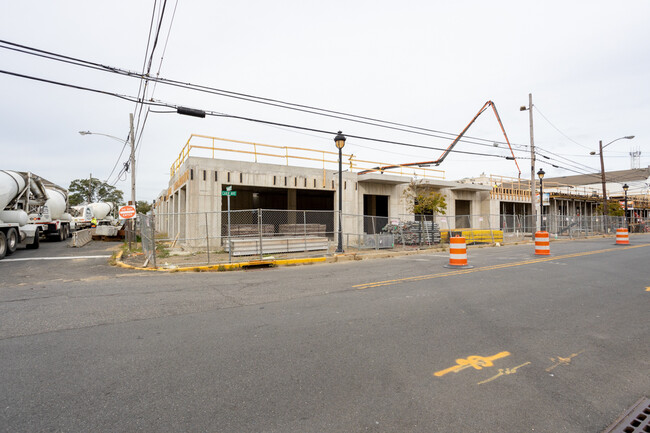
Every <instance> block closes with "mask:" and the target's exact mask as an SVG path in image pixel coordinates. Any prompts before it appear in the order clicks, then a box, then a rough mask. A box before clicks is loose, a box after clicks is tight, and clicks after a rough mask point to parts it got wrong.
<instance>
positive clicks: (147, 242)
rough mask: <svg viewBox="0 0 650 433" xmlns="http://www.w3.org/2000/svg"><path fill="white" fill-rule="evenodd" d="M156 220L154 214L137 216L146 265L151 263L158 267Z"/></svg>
mask: <svg viewBox="0 0 650 433" xmlns="http://www.w3.org/2000/svg"><path fill="white" fill-rule="evenodd" d="M155 224H156V222H155V218H154V216H153V215H151V214H150V215H143V214H141V213H139V214H138V216H137V227H138V229H139V230H140V240H141V242H142V253H143V254H144V259H145V262H144V266H147V265H148V264H149V263H151V265H152V266H153V267H154V268H155V267H156V225H155Z"/></svg>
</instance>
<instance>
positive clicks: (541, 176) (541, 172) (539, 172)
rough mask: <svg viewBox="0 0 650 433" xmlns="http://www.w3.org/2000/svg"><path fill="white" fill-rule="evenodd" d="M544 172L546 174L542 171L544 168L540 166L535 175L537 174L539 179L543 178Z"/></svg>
mask: <svg viewBox="0 0 650 433" xmlns="http://www.w3.org/2000/svg"><path fill="white" fill-rule="evenodd" d="M545 174H546V173H544V170H543V169H541V168H540V169H539V171H538V172H537V176H539V178H540V179H544V175H545Z"/></svg>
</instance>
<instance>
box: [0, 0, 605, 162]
mask: <svg viewBox="0 0 650 433" xmlns="http://www.w3.org/2000/svg"><path fill="white" fill-rule="evenodd" d="M176 6H177V3H176ZM176 6H175V9H174V14H175V10H176ZM161 18H162V13H161ZM172 21H173V19H172ZM161 24H162V19H161V20H160V21H159V25H158V30H157V33H156V38H154V41H157V38H158V36H159V31H160V26H161ZM170 30H171V23H170ZM168 37H169V34H168V35H167V40H168ZM0 43H2V44H8V45H10V46H9V47H6V46H1V45H0V48H6V49H12V50H14V51H19V52H22V53H25V54H30V55H37V56H41V57H45V58H47V59H51V60H57V61H63V62H66V63H71V64H73V65H77V66H84V67H90V68H92V69H96V70H101V71H108V72H115V73H118V74H120V75H126V76H130V77H136V78H139V79H141V80H145V81H146V82H148V81H152V82H154V86H155V85H156V84H157V83H159V82H160V83H163V84H168V85H174V86H180V87H185V88H187V89H190V90H198V91H205V92H208V93H213V94H217V95H221V96H229V97H236V98H238V99H244V100H247V101H251V102H258V103H268V104H269V105H273V106H278V107H280V108H291V109H298V111H305V112H307V113H311V114H318V115H322V116H323V115H324V116H328V117H334V118H339V119H342V120H346V121H352V122H357V123H362V124H368V125H371V126H377V127H382V128H389V129H394V130H398V131H402V132H407V133H414V134H420V135H425V136H431V137H435V138H441V139H447V140H449V139H452V138H451V136H457V135H456V134H454V133H448V132H444V131H438V130H434V129H428V128H422V127H417V126H412V125H406V124H402V123H397V122H390V121H384V120H380V119H375V118H371V117H366V116H358V115H354V114H350V113H344V112H339V111H334V110H326V109H321V108H317V107H312V106H308V105H302V104H294V103H290V102H285V101H281V100H277V99H271V98H263V97H258V96H254V95H249V94H244V93H240V92H232V91H227V90H223V89H216V88H212V87H208V86H202V85H194V84H191V83H182V82H180V81H176V80H169V79H164V78H160V77H159V73H158V74H157V75H156V77H151V76H150V75H149V72H150V69H147V70H146V71H143V73H142V74H139V73H135V72H132V71H127V70H124V69H120V68H116V67H111V66H106V65H102V64H99V63H94V62H89V61H86V60H81V59H77V58H73V57H69V56H63V55H60V54H56V53H51V52H47V51H44V50H39V49H35V48H31V47H26V46H24V45H19V44H14V43H12V42H8V41H2V40H0ZM156 43H157V42H156ZM165 46H166V44H165ZM18 47H20V48H18ZM28 50H29V51H28ZM152 58H153V52H152V53H151V55H150V56H149V59H150V60H151V59H152ZM161 63H162V57H161ZM150 64H151V62H150ZM159 70H160V69H159ZM25 77H26V76H25ZM53 83H54V82H53ZM78 88H79V89H81V90H83V88H82V87H81V86H79V87H78ZM105 94H110V92H108V93H105ZM145 94H146V93H145ZM145 94H143V95H142V96H140V92H139V97H138V98H136V105H137V104H141V102H142V101H143V99H144V97H145ZM147 105H150V104H147ZM292 107H293V108H292ZM303 108H305V109H306V110H305V109H303ZM141 110H142V108H141ZM310 110H316V111H321V112H322V113H318V112H314V111H310ZM536 111H538V112H539V113H540V115H542V117H544V118H545V120H547V121H548V122H549V124H551V125H552V123H551V122H550V121H549V120H548V119H547V118H546V117H545V116H544V114H543V113H541V111H540V110H539V109H536ZM323 113H326V114H323ZM327 113H329V114H327ZM334 114H335V115H334ZM342 116H347V117H342ZM355 119H364V120H355ZM365 120H368V121H365ZM143 122H145V123H146V117H145V120H144V121H143ZM375 122H380V123H385V124H386V125H395V126H399V128H397V127H394V126H386V125H381V124H377V123H375ZM552 126H553V127H555V126H554V125H552ZM404 128H409V129H404ZM142 129H143V128H142V127H141V128H140V129H139V130H140V131H142ZM411 129H413V130H415V131H413V130H411ZM555 129H557V130H558V132H560V133H562V132H561V131H560V130H559V129H558V128H557V127H555ZM419 131H426V132H419ZM429 132H433V133H436V134H446V135H450V137H442V136H439V135H436V134H431V133H429ZM562 134H563V133H562ZM141 135H142V134H141V133H140V134H139V137H140V138H139V140H140V139H141ZM563 135H565V134H563ZM565 136H566V135H565ZM467 138H470V139H472V140H479V141H488V142H491V143H493V144H492V145H490V144H486V143H477V142H475V141H470V140H466V139H461V140H460V141H461V142H464V143H467V144H474V145H479V146H485V147H493V146H494V143H496V144H507V143H505V142H499V141H496V140H490V139H484V138H478V137H469V136H467ZM567 138H569V137H567ZM569 139H570V138H569ZM139 140H138V147H139V143H140V141H139ZM387 142H390V141H389V140H387ZM576 144H579V143H577V142H576ZM513 145H514V146H515V147H518V148H515V149H514V150H515V151H521V152H525V151H526V150H525V149H519V148H526V147H527V145H522V144H517V143H514V144H513ZM424 147H425V148H429V149H433V150H436V149H437V148H435V147H428V146H424ZM583 147H584V146H583ZM538 148H539V146H538ZM540 150H542V151H544V152H547V153H549V154H552V155H555V156H556V157H558V158H562V159H563V160H564V161H562V162H561V163H560V164H562V165H570V166H571V167H573V169H569V168H568V167H563V166H562V165H560V164H553V165H554V166H556V167H558V168H563V169H567V170H569V171H572V172H576V173H581V171H585V170H590V171H591V170H593V169H592V168H591V167H589V166H587V165H585V164H582V163H579V162H576V161H573V160H570V159H569V158H566V157H563V156H561V155H558V154H555V153H553V152H550V151H548V150H546V149H543V148H540ZM455 152H457V153H460V152H462V151H457V150H456V151H455ZM470 154H477V155H491V156H496V157H501V156H498V155H493V154H486V153H479V152H474V153H470ZM538 154H539V155H540V156H542V157H543V158H545V159H552V158H551V157H548V156H545V155H544V154H542V153H541V152H539V153H538ZM520 158H521V157H520ZM555 162H560V160H558V159H555ZM580 166H582V167H580ZM581 174H582V173H581Z"/></svg>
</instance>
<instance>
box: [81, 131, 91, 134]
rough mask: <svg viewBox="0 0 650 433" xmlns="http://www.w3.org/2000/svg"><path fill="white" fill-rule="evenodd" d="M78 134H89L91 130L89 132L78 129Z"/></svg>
mask: <svg viewBox="0 0 650 433" xmlns="http://www.w3.org/2000/svg"><path fill="white" fill-rule="evenodd" d="M79 134H81V135H90V134H92V132H90V131H79Z"/></svg>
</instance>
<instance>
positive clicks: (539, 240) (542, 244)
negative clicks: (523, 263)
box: [535, 231, 551, 256]
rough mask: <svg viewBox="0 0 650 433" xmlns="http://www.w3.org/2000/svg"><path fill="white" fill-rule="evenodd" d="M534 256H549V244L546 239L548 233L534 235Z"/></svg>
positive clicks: (547, 238)
mask: <svg viewBox="0 0 650 433" xmlns="http://www.w3.org/2000/svg"><path fill="white" fill-rule="evenodd" d="M535 255H536V256H550V255H551V242H550V239H549V237H548V232H541V231H540V232H537V233H535Z"/></svg>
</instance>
